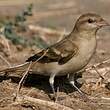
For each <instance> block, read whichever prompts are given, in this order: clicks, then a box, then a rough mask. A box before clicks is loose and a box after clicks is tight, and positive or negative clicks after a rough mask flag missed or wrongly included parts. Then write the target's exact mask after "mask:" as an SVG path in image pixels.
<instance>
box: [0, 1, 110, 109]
mask: <svg viewBox="0 0 110 110" xmlns="http://www.w3.org/2000/svg"><path fill="white" fill-rule="evenodd" d="M29 3H34V10H33V13H34V14H33V16H32V17H29V19H28V21H27V25H29V26H30V25H31V26H34V27H36V28H37V30H36V29H35V30H34V31H33V30H29V31H26V32H27V33H23V34H24V35H27V36H28V39H29V40H30V39H31V35H32V34H33V33H35V34H39V33H40V34H39V35H41V36H43V38H44V39H46V41H47V42H48V44H49V45H52V44H54V43H55V42H56V41H57V40H59V38H60V37H61V35H62V34H65V33H68V32H70V31H71V30H72V28H73V25H74V23H75V21H76V19H77V18H78V17H79V16H80V15H81V14H82V13H86V12H94V13H98V14H100V15H101V16H102V17H103V18H104V19H106V20H107V21H108V22H109V23H110V13H109V10H110V1H109V0H95V1H93V0H92V1H91V0H83V1H82V0H77V1H76V0H28V1H25V0H19V1H17V0H0V20H1V19H4V20H5V19H6V20H7V18H10V19H11V18H13V17H14V16H15V15H16V13H19V12H20V11H22V10H23V9H24V7H26V5H27V4H29ZM38 27H40V29H38ZM48 30H49V31H48ZM31 31H32V32H31ZM42 33H43V35H42ZM19 34H22V33H19ZM0 39H1V38H0ZM97 41H98V44H97V50H96V53H95V55H94V56H93V58H92V60H91V61H90V63H89V64H88V67H90V66H91V65H95V64H98V63H101V62H103V61H105V60H107V59H109V58H110V27H105V28H103V29H101V30H99V32H98V33H97ZM3 44H4V45H3ZM39 50H40V48H37V47H35V46H33V47H28V48H25V47H22V46H19V45H18V46H16V45H13V44H12V43H11V42H10V41H9V48H7V46H6V45H5V43H2V40H1V41H0V70H1V69H3V68H6V67H7V64H6V63H5V61H4V60H3V59H5V60H7V61H8V62H9V64H10V65H11V66H12V65H17V64H21V63H23V62H25V60H26V59H27V58H28V57H29V56H30V55H33V54H34V53H36V52H38V51H39ZM2 57H3V58H2ZM107 61H108V62H106V63H104V64H103V63H102V64H101V65H99V66H98V67H97V70H98V71H99V73H100V74H101V75H103V74H105V73H106V74H105V75H104V80H103V81H102V83H101V84H99V83H97V82H98V81H99V80H100V77H99V75H98V73H97V72H96V71H95V70H94V69H91V70H90V71H87V72H84V73H83V75H82V78H80V79H83V80H84V81H83V82H84V83H83V84H78V85H77V86H78V87H79V88H80V89H81V90H82V91H84V93H85V94H86V95H87V97H88V98H89V99H90V100H89V101H87V102H85V101H84V100H83V99H82V97H81V96H80V95H79V94H78V92H77V91H75V90H74V88H72V86H71V85H69V83H68V80H67V78H66V77H57V78H56V79H55V89H56V90H57V89H58V88H59V91H58V100H57V102H56V103H57V104H59V105H62V106H63V107H64V108H65V109H64V110H66V107H68V108H70V109H71V110H72V109H73V110H110V75H109V74H110V60H107ZM19 81H20V77H18V76H17V75H16V73H13V74H11V76H10V75H9V76H4V75H3V74H1V73H0V110H54V109H53V108H54V106H53V107H52V106H46V105H45V106H44V105H43V103H40V104H38V103H37V105H36V104H35V105H36V106H35V105H34V103H33V102H31V103H28V104H27V102H25V103H22V104H19V103H18V104H15V103H14V101H13V98H14V95H15V93H16V90H17V86H18V83H19ZM20 95H26V96H29V97H32V98H35V99H40V100H41V101H49V104H50V103H53V102H54V101H53V100H52V98H50V97H51V96H52V91H51V88H50V86H49V83H48V77H44V76H38V75H35V74H31V75H28V77H27V79H26V82H25V84H24V85H23V87H22V88H21V92H20ZM45 103H46V102H45ZM47 105H48V104H47ZM58 109H59V110H60V108H57V110H58ZM62 110H63V109H62Z"/></svg>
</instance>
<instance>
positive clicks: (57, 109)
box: [13, 96, 73, 110]
mask: <svg viewBox="0 0 110 110" xmlns="http://www.w3.org/2000/svg"><path fill="white" fill-rule="evenodd" d="M26 103H29V104H31V105H34V107H37V106H38V105H42V106H46V107H49V108H51V109H54V110H73V109H72V108H70V107H67V106H64V105H60V104H58V103H55V102H50V101H45V100H41V99H36V98H32V97H29V96H18V97H17V100H16V102H15V103H13V105H18V104H21V105H23V104H26Z"/></svg>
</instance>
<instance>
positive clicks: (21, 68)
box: [0, 62, 29, 76]
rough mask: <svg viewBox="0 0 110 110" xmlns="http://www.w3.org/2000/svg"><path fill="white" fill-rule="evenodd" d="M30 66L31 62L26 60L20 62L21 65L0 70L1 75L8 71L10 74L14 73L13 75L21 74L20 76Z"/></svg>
mask: <svg viewBox="0 0 110 110" xmlns="http://www.w3.org/2000/svg"><path fill="white" fill-rule="evenodd" d="M28 66H29V62H26V63H23V64H20V65H17V66H13V67H9V68H5V69H2V70H0V75H2V74H5V73H6V74H8V75H10V74H13V75H20V76H22V75H23V72H25V71H26V69H27V68H28Z"/></svg>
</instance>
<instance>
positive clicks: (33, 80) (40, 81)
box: [0, 74, 82, 94]
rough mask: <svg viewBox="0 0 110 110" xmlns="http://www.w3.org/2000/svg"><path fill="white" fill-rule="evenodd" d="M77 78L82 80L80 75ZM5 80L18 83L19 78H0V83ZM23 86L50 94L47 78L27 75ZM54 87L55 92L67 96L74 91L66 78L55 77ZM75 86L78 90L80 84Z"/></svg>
mask: <svg viewBox="0 0 110 110" xmlns="http://www.w3.org/2000/svg"><path fill="white" fill-rule="evenodd" d="M78 78H82V75H81V76H77V77H76V79H78ZM7 79H11V81H12V82H14V83H19V81H20V79H21V78H19V77H15V76H0V82H2V81H3V80H7ZM24 86H26V87H35V88H38V89H40V90H43V91H45V93H52V89H51V87H50V84H49V76H42V75H38V74H29V75H28V77H27V78H26V80H25V83H24ZM54 86H55V90H56V91H57V88H59V91H60V92H65V93H67V94H68V93H71V92H74V91H75V88H74V87H73V86H72V85H70V83H69V81H68V78H67V76H57V77H55V83H54ZM76 86H77V87H78V88H80V87H81V86H82V84H80V83H77V82H76Z"/></svg>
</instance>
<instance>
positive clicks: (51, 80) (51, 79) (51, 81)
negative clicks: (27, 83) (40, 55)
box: [49, 74, 55, 94]
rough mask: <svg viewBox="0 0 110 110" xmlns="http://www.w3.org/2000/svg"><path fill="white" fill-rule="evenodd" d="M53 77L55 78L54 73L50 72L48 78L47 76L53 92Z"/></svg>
mask: <svg viewBox="0 0 110 110" xmlns="http://www.w3.org/2000/svg"><path fill="white" fill-rule="evenodd" d="M54 78H55V74H51V75H50V78H49V83H50V86H51V89H52V92H53V93H54V94H55V88H54Z"/></svg>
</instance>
